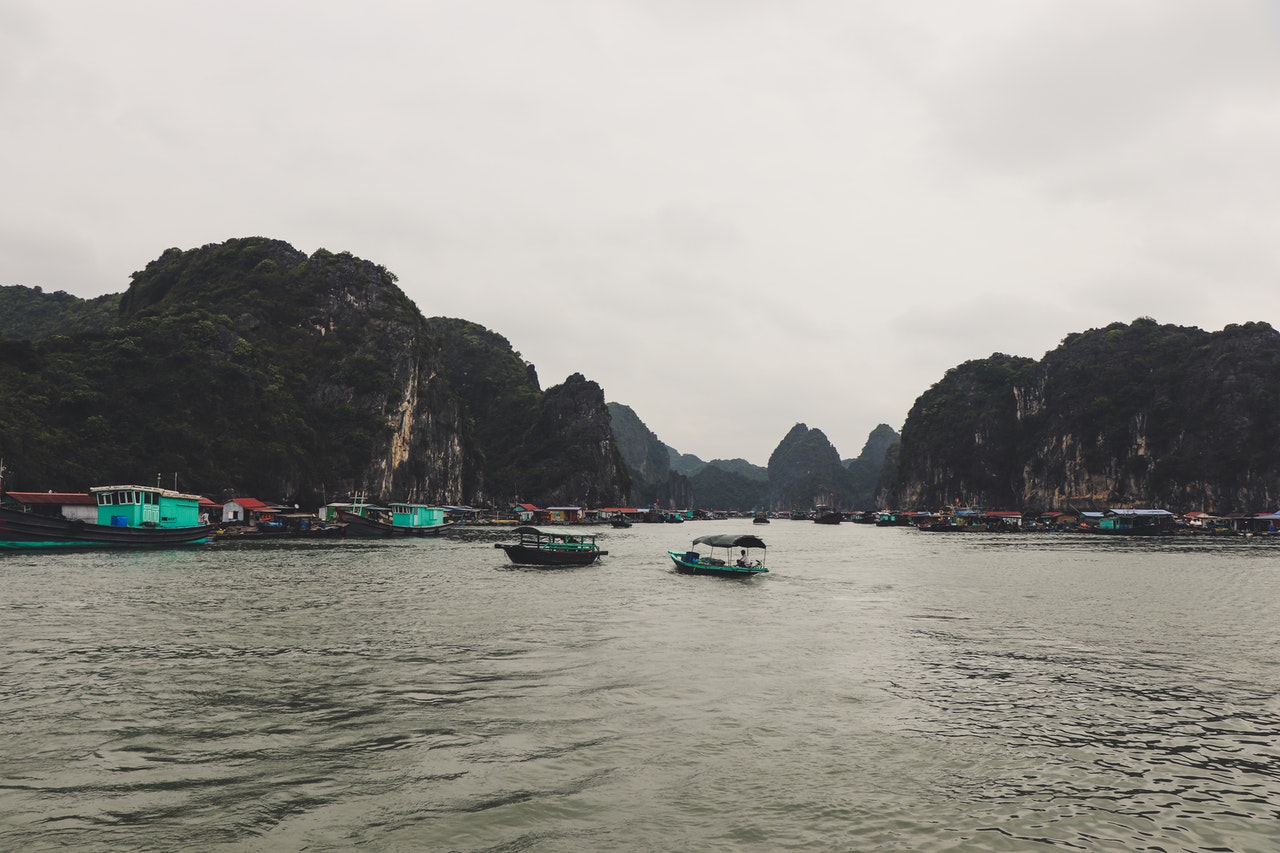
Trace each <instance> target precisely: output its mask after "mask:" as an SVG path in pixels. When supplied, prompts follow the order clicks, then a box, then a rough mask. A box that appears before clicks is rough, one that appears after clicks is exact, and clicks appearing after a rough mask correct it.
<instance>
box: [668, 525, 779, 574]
mask: <svg viewBox="0 0 1280 853" xmlns="http://www.w3.org/2000/svg"><path fill="white" fill-rule="evenodd" d="M699 545H705V546H706V547H707V549H708V551H709V552H710V553H708V554H703V553H702V552H701V551H699V550H698V546H699ZM720 548H723V549H724V556H723V557H721V556H719V555H718V551H717V549H720ZM753 548H759V549H760V551H761V552H763V551H764V548H765V545H764V541H763V540H762V539H761V538H760V537H759V536H754V535H752V534H749V533H713V534H710V535H708V536H699V537H698V538H697V539H695V540H693V548H691V549H690V550H688V551H667V555H668V556H669V557H671V561H672V562H674V563H675V564H676V571H677V572H681V573H682V574H686V575H721V576H723V577H750V576H752V575H758V574H761V573H763V572H767V571H769V570H768V569H766V568H765V567H764V555H763V553H762V554H761V556H760V559H758V560H757V559H754V558H753V557H752V556H751V553H750V551H751V549H753ZM735 549H737V550H738V551H739V554H738V556H737V557H736V558H735V557H734V555H733V552H734V550H735Z"/></svg>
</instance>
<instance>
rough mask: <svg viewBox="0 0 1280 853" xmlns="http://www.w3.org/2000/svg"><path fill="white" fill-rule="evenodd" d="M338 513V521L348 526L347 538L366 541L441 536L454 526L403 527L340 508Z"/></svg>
mask: <svg viewBox="0 0 1280 853" xmlns="http://www.w3.org/2000/svg"><path fill="white" fill-rule="evenodd" d="M336 511H337V514H338V520H339V521H341V522H343V523H344V524H346V525H347V528H346V530H347V532H346V535H347V536H356V537H362V538H365V539H387V538H390V537H393V536H440V535H441V534H443V533H444V532H445V531H446V530H448V529H449V528H450V527H452V526H453V525H452V524H432V525H430V526H426V527H422V526H420V527H402V526H399V525H395V524H387V523H386V522H382V521H374V520H373V519H372V518H365V517H364V516H363V515H357V514H356V513H354V512H347V511H346V510H345V509H340V508H339V509H337V510H336Z"/></svg>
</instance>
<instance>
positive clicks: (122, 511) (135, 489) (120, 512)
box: [89, 486, 200, 527]
mask: <svg viewBox="0 0 1280 853" xmlns="http://www.w3.org/2000/svg"><path fill="white" fill-rule="evenodd" d="M89 494H91V495H93V497H94V499H95V500H96V501H97V503H98V524H106V525H110V526H112V527H196V526H198V525H199V524H200V496H199V495H184V494H182V493H180V492H175V491H173V490H172V489H160V488H156V487H155V486H94V487H93V488H91V489H90V490H89Z"/></svg>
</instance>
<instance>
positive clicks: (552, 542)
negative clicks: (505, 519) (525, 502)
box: [493, 525, 609, 566]
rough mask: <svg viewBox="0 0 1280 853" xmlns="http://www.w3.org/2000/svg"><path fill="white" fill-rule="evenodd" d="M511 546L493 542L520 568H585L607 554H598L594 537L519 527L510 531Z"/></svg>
mask: <svg viewBox="0 0 1280 853" xmlns="http://www.w3.org/2000/svg"><path fill="white" fill-rule="evenodd" d="M511 532H512V533H514V534H515V535H516V537H517V539H516V541H515V542H496V543H494V546H493V547H495V548H501V549H502V550H503V551H505V552H506V553H507V559H509V560H510V561H511V562H513V563H515V564H516V565H520V566H588V565H590V564H592V563H594V562H595V561H596V560H597V559H599V558H600V557H603V556H605V555H607V554H608V553H609V552H608V551H601V550H600V547H599V546H598V545H596V537H594V536H591V535H588V534H581V533H559V532H556V531H550V530H540V529H538V528H537V527H529V526H527V525H526V526H521V527H517V528H516V529H514V530H512V531H511Z"/></svg>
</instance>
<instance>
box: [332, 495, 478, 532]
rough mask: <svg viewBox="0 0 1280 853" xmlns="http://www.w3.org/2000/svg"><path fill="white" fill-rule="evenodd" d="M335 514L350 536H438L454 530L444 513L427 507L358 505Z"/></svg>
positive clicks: (421, 505) (408, 504)
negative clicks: (446, 521) (445, 518)
mask: <svg viewBox="0 0 1280 853" xmlns="http://www.w3.org/2000/svg"><path fill="white" fill-rule="evenodd" d="M333 510H334V514H335V515H336V516H337V519H338V521H340V522H342V523H343V524H345V525H346V526H347V528H346V531H347V532H346V535H347V536H358V537H365V538H377V537H390V536H439V535H441V534H442V533H444V532H445V531H446V530H448V529H449V528H450V527H453V525H452V524H446V523H445V522H444V521H443V520H442V519H443V517H444V510H442V509H440V508H439V507H430V506H426V505H424V504H410V503H393V504H391V505H390V506H388V507H379V506H372V505H370V504H363V503H356V504H353V505H352V507H351V509H347V508H345V507H341V506H335V507H333Z"/></svg>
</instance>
